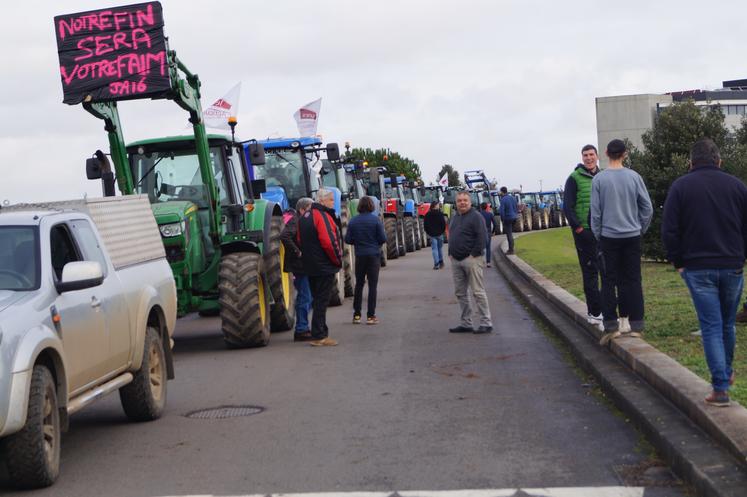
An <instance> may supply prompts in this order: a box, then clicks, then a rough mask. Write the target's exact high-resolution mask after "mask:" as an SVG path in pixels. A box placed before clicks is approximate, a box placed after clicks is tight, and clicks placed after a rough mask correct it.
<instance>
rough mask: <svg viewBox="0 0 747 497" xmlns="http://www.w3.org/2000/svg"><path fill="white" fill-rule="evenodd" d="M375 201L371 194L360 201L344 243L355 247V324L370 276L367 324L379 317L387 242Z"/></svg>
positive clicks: (373, 322) (358, 318) (358, 320)
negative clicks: (381, 272)
mask: <svg viewBox="0 0 747 497" xmlns="http://www.w3.org/2000/svg"><path fill="white" fill-rule="evenodd" d="M375 208H376V206H375V204H374V201H373V199H372V198H371V197H363V198H362V199H360V202H358V215H357V216H355V217H354V218H353V219H351V220H350V222H349V223H348V230H347V232H346V233H345V243H347V244H348V245H353V246H355V293H354V295H353V324H360V322H361V306H362V304H363V285H364V284H365V282H366V279H368V305H367V307H366V324H378V323H379V320H378V318H377V317H376V288H377V286H378V283H379V268H380V267H381V258H380V256H379V251H380V250H381V246H382V245H383V244H384V243H386V233H385V232H384V224H383V223H382V222H381V219H379V216H377V215H376V214H374V211H375Z"/></svg>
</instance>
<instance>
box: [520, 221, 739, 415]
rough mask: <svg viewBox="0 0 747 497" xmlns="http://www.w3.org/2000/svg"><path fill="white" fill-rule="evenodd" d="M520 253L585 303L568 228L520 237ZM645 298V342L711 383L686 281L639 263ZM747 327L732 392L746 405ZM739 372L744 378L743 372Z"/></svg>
mask: <svg viewBox="0 0 747 497" xmlns="http://www.w3.org/2000/svg"><path fill="white" fill-rule="evenodd" d="M516 255H517V256H519V257H520V258H521V259H523V260H524V261H526V262H527V263H528V264H530V265H531V266H532V267H534V269H536V270H537V271H539V272H540V273H542V274H543V275H545V276H546V277H547V278H549V279H551V280H552V281H554V282H555V283H556V284H557V285H559V286H561V287H563V288H564V289H566V290H567V291H568V292H570V293H571V294H573V295H575V296H576V297H578V298H579V299H581V300H584V291H583V285H582V283H581V269H580V268H579V266H578V258H577V257H576V249H575V246H574V245H573V236H572V235H571V230H570V229H567V228H565V229H554V230H547V231H539V232H536V233H531V234H528V235H526V236H522V237H519V238H517V239H516ZM641 273H642V277H643V296H644V300H645V305H646V332H645V335H644V338H645V340H646V341H647V342H649V343H650V344H651V345H653V346H654V347H656V348H657V349H659V350H660V351H662V352H664V353H665V354H668V355H669V356H671V357H672V358H674V359H675V360H676V361H678V362H679V363H680V364H682V365H683V366H685V367H686V368H688V369H690V370H691V371H693V372H695V373H696V374H697V375H698V376H700V377H701V378H703V379H705V380H706V381H708V382H710V374H709V372H708V366H707V365H706V362H705V356H704V355H703V347H702V344H701V341H700V336H696V335H693V333H694V332H697V331H698V329H699V326H698V318H697V316H696V315H695V308H694V307H693V305H692V300H691V299H690V294H689V293H688V291H687V287H686V286H685V283H684V282H683V281H682V278H681V277H680V276H679V274H678V273H677V271H675V270H674V269H673V268H672V266H671V265H668V264H661V263H655V262H644V263H642V265H641ZM745 330H747V326H746V325H742V324H739V323H737V348H736V351H735V355H734V369H735V370H736V371H737V381H736V383H735V385H734V386H733V387H732V389H731V391H730V394H731V397H732V398H733V399H734V400H737V401H739V402H740V403H741V404H742V405H747V380H745V379H744V378H745V377H744V376H743V375H745V374H747V354H745V351H744V350H745V349H744V345H742V344H741V343H740V341H741V340H744V339H745ZM740 373H741V374H740Z"/></svg>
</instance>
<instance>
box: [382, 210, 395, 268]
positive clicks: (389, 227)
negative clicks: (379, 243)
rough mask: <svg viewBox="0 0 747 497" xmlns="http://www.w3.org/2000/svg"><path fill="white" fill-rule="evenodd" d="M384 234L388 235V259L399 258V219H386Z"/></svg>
mask: <svg viewBox="0 0 747 497" xmlns="http://www.w3.org/2000/svg"><path fill="white" fill-rule="evenodd" d="M384 232H385V233H386V256H387V259H396V258H397V257H399V244H398V243H397V239H398V238H399V237H398V236H397V219H396V218H393V217H385V218H384Z"/></svg>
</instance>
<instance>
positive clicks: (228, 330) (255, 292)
mask: <svg viewBox="0 0 747 497" xmlns="http://www.w3.org/2000/svg"><path fill="white" fill-rule="evenodd" d="M218 292H219V297H218V298H219V300H220V318H221V329H222V331H223V340H224V341H225V342H226V345H227V346H228V347H231V348H240V347H262V346H264V345H267V343H268V342H269V341H270V293H269V289H268V288H267V282H266V279H265V275H264V263H263V260H262V256H260V255H259V254H257V253H254V252H236V253H234V254H228V255H224V256H223V257H222V258H221V260H220V272H219V273H218Z"/></svg>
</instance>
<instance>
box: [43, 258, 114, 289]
mask: <svg viewBox="0 0 747 497" xmlns="http://www.w3.org/2000/svg"><path fill="white" fill-rule="evenodd" d="M103 281H104V270H103V269H102V268H101V264H99V263H98V262H96V261H75V262H68V263H67V264H65V267H63V268H62V278H61V280H60V281H59V282H57V284H56V285H55V287H56V288H57V292H58V293H65V292H72V291H75V290H83V289H85V288H92V287H95V286H98V285H100V284H101V283H103Z"/></svg>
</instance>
